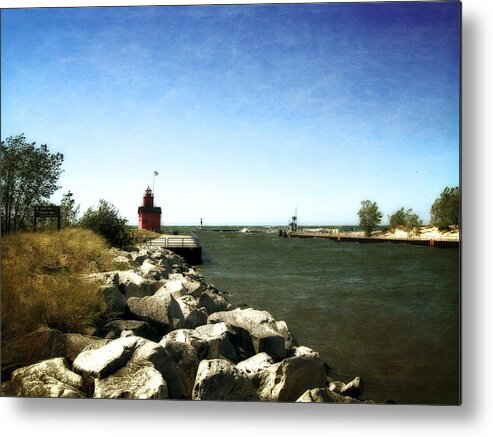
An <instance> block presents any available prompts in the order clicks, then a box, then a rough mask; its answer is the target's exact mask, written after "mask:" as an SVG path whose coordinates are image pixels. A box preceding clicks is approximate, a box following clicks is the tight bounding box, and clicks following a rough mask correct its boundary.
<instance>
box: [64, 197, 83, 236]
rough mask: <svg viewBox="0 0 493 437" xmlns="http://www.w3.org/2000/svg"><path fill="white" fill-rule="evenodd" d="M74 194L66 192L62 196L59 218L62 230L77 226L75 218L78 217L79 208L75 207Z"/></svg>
mask: <svg viewBox="0 0 493 437" xmlns="http://www.w3.org/2000/svg"><path fill="white" fill-rule="evenodd" d="M73 196H74V194H73V193H72V192H70V191H69V192H68V193H66V194H64V195H63V197H62V201H61V202H60V216H61V222H62V223H61V225H62V228H65V227H67V226H75V225H77V216H78V215H79V209H80V206H79V205H77V206H75V200H74V197H73Z"/></svg>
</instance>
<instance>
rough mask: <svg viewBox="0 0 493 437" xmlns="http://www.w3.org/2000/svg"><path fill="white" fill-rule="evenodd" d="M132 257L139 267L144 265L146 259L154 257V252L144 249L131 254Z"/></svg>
mask: <svg viewBox="0 0 493 437" xmlns="http://www.w3.org/2000/svg"><path fill="white" fill-rule="evenodd" d="M130 255H131V256H132V260H133V261H134V262H135V263H137V264H138V265H142V263H143V262H144V261H145V260H146V259H148V258H150V257H151V256H152V255H153V252H152V251H150V250H148V249H142V250H139V251H138V252H131V253H130Z"/></svg>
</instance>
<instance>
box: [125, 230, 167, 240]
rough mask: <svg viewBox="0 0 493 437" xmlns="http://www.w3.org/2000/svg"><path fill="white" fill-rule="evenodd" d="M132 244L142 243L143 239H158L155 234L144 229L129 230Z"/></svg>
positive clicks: (157, 235)
mask: <svg viewBox="0 0 493 437" xmlns="http://www.w3.org/2000/svg"><path fill="white" fill-rule="evenodd" d="M129 232H130V235H131V238H132V242H133V243H142V242H143V241H144V238H145V239H149V238H156V237H159V235H161V234H158V233H157V232H153V231H148V230H146V229H130V230H129Z"/></svg>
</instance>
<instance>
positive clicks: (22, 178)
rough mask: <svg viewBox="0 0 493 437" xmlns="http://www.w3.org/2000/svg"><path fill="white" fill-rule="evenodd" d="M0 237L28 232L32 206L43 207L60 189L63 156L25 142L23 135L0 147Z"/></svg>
mask: <svg viewBox="0 0 493 437" xmlns="http://www.w3.org/2000/svg"><path fill="white" fill-rule="evenodd" d="M0 157H1V161H2V172H1V178H0V179H1V190H2V204H1V219H2V235H3V234H8V233H9V232H16V231H19V230H27V229H31V228H32V226H33V221H34V206H35V205H37V204H46V203H47V200H48V199H49V197H50V196H51V195H52V194H53V193H54V192H55V191H56V190H57V189H58V188H59V187H58V186H57V182H58V178H59V177H60V174H61V173H62V169H61V165H62V162H63V155H62V154H61V153H55V154H52V153H50V152H49V150H48V147H47V146H46V145H41V146H40V147H36V143H28V142H26V138H25V136H24V134H20V135H17V136H14V137H8V138H7V139H6V141H2V143H1V148H0Z"/></svg>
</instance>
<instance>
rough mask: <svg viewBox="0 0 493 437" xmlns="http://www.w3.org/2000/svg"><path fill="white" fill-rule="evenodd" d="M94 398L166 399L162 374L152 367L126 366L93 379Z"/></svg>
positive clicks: (165, 388) (165, 386)
mask: <svg viewBox="0 0 493 437" xmlns="http://www.w3.org/2000/svg"><path fill="white" fill-rule="evenodd" d="M93 397H94V398H105V399H119V398H121V399H167V397H168V387H167V385H166V381H165V380H164V378H163V375H161V373H160V372H159V371H157V370H156V369H154V368H153V367H134V366H128V367H123V368H122V369H120V370H118V371H117V372H116V373H114V374H113V375H110V376H108V377H107V378H105V379H96V380H95V381H94V395H93Z"/></svg>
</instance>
